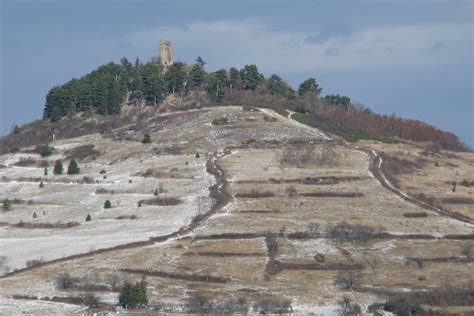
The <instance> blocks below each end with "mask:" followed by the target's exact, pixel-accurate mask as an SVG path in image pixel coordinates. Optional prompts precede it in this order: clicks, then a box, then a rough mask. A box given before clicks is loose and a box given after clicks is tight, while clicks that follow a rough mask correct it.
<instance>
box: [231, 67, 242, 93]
mask: <svg viewBox="0 0 474 316" xmlns="http://www.w3.org/2000/svg"><path fill="white" fill-rule="evenodd" d="M239 80H240V76H239V70H238V69H237V68H234V67H232V68H230V69H229V81H228V86H229V87H230V88H231V89H235V88H238V84H239Z"/></svg>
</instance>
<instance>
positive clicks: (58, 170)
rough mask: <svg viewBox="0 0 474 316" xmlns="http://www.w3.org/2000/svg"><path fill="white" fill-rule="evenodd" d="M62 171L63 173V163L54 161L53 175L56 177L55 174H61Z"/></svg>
mask: <svg viewBox="0 0 474 316" xmlns="http://www.w3.org/2000/svg"><path fill="white" fill-rule="evenodd" d="M63 171H64V168H63V163H62V162H61V160H56V162H55V164H54V169H53V173H54V174H56V175H57V174H62V173H63Z"/></svg>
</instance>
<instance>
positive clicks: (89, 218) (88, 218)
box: [86, 214, 92, 222]
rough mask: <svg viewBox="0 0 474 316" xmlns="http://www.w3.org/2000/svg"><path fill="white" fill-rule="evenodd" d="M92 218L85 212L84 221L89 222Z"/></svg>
mask: <svg viewBox="0 0 474 316" xmlns="http://www.w3.org/2000/svg"><path fill="white" fill-rule="evenodd" d="M91 220H92V216H91V214H87V216H86V222H90V221H91Z"/></svg>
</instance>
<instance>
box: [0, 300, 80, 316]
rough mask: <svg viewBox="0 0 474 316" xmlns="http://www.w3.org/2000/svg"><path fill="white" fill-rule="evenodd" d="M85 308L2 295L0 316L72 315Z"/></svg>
mask: <svg viewBox="0 0 474 316" xmlns="http://www.w3.org/2000/svg"><path fill="white" fill-rule="evenodd" d="M82 310H84V307H83V306H77V305H72V304H65V303H57V302H48V301H38V300H15V299H9V298H3V297H0V316H16V315H51V316H53V315H72V314H77V313H79V312H80V311H82Z"/></svg>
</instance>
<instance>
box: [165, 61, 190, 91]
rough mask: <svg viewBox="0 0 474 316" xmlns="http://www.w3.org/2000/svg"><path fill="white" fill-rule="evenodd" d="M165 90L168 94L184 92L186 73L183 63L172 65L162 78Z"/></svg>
mask: <svg viewBox="0 0 474 316" xmlns="http://www.w3.org/2000/svg"><path fill="white" fill-rule="evenodd" d="M163 81H164V84H165V89H166V91H167V92H168V93H178V92H182V91H184V88H185V86H184V84H185V82H186V72H185V70H184V64H183V63H179V62H178V63H174V64H172V65H171V66H170V67H169V68H168V70H167V71H166V73H165V76H164V78H163Z"/></svg>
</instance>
